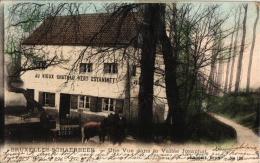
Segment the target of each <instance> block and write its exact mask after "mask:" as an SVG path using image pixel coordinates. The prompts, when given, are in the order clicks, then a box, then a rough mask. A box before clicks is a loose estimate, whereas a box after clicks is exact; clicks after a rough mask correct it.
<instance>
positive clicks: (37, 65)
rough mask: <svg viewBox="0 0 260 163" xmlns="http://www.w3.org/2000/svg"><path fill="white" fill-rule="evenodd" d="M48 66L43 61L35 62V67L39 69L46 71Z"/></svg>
mask: <svg viewBox="0 0 260 163" xmlns="http://www.w3.org/2000/svg"><path fill="white" fill-rule="evenodd" d="M46 65H47V62H46V61H42V60H35V61H33V66H34V67H35V68H37V69H45V68H46Z"/></svg>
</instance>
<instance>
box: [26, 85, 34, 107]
mask: <svg viewBox="0 0 260 163" xmlns="http://www.w3.org/2000/svg"><path fill="white" fill-rule="evenodd" d="M27 94H28V98H29V99H30V101H29V100H27V109H28V110H30V111H33V110H34V106H33V103H32V101H33V100H34V89H27Z"/></svg>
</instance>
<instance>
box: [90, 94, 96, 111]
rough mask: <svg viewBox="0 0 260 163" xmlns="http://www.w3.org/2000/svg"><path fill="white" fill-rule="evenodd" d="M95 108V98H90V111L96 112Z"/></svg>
mask: <svg viewBox="0 0 260 163" xmlns="http://www.w3.org/2000/svg"><path fill="white" fill-rule="evenodd" d="M96 108H97V97H90V111H92V112H96Z"/></svg>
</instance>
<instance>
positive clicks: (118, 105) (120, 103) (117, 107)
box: [116, 99, 124, 113]
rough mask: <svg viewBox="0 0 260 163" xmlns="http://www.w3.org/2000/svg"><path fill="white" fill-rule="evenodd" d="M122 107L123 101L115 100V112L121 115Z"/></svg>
mask: <svg viewBox="0 0 260 163" xmlns="http://www.w3.org/2000/svg"><path fill="white" fill-rule="evenodd" d="M123 105H124V100H122V99H119V100H116V112H118V113H123Z"/></svg>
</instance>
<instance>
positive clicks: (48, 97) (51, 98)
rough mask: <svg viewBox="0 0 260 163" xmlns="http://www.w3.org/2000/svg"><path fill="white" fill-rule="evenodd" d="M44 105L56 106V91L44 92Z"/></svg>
mask: <svg viewBox="0 0 260 163" xmlns="http://www.w3.org/2000/svg"><path fill="white" fill-rule="evenodd" d="M43 106H50V107H55V93H48V92H43Z"/></svg>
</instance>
